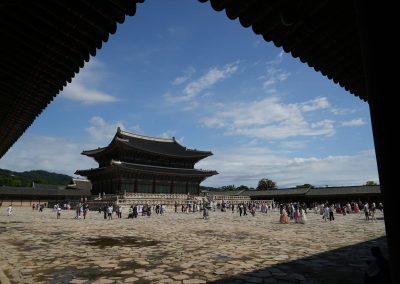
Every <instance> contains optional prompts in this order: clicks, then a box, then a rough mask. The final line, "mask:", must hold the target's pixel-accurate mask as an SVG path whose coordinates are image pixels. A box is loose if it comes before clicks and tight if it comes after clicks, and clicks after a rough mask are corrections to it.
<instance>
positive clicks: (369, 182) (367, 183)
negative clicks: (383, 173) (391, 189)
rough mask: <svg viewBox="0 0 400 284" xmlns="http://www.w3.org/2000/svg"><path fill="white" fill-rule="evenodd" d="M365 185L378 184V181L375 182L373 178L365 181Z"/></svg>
mask: <svg viewBox="0 0 400 284" xmlns="http://www.w3.org/2000/svg"><path fill="white" fill-rule="evenodd" d="M365 185H378V184H377V183H376V182H374V181H373V180H369V181H367V182H366V183H365Z"/></svg>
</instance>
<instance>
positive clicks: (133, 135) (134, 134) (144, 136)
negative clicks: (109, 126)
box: [117, 127, 176, 143]
mask: <svg viewBox="0 0 400 284" xmlns="http://www.w3.org/2000/svg"><path fill="white" fill-rule="evenodd" d="M117 131H118V132H119V133H121V134H122V135H126V136H130V137H133V138H139V139H144V140H150V141H156V142H169V143H173V142H176V141H175V137H172V138H161V137H153V136H147V135H141V134H136V133H130V132H127V131H124V130H122V129H121V128H119V127H118V130H117Z"/></svg>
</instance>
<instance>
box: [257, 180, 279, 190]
mask: <svg viewBox="0 0 400 284" xmlns="http://www.w3.org/2000/svg"><path fill="white" fill-rule="evenodd" d="M270 189H277V187H276V183H275V182H273V181H272V180H270V179H267V178H263V179H260V181H259V182H258V186H257V190H270Z"/></svg>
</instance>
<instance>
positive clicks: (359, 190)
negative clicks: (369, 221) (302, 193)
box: [307, 185, 381, 197]
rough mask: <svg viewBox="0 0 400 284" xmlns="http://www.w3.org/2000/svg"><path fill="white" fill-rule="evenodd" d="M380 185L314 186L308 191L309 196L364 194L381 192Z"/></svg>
mask: <svg viewBox="0 0 400 284" xmlns="http://www.w3.org/2000/svg"><path fill="white" fill-rule="evenodd" d="M380 193H381V189H380V186H379V185H374V186H365V185H364V186H343V187H320V188H312V189H310V191H309V192H307V196H313V197H314V196H327V195H354V194H357V195H362V194H366V195H368V194H380Z"/></svg>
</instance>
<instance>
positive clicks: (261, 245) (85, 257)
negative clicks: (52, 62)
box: [0, 206, 386, 283]
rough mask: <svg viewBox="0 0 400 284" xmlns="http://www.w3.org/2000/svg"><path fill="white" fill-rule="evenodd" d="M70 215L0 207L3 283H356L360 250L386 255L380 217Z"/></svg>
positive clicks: (364, 254)
mask: <svg viewBox="0 0 400 284" xmlns="http://www.w3.org/2000/svg"><path fill="white" fill-rule="evenodd" d="M74 214H75V213H74V212H73V210H72V211H70V212H67V211H63V212H62V213H61V219H60V220H57V219H56V213H55V212H53V211H52V210H51V209H45V211H44V212H43V213H40V212H38V211H32V209H29V208H14V209H13V213H12V215H11V216H10V217H8V216H7V214H6V207H4V206H3V207H2V208H1V211H0V242H1V244H2V249H1V254H0V270H2V271H3V272H4V275H5V276H6V277H7V278H9V280H10V282H11V283H206V282H207V283H210V282H211V283H361V282H362V277H363V272H364V271H365V269H366V267H367V263H366V262H367V260H371V258H372V257H371V254H370V247H371V246H376V245H378V246H380V247H381V248H383V251H384V252H385V253H386V238H385V227H384V222H383V215H382V213H381V212H380V211H377V213H376V215H375V216H376V217H377V221H376V222H372V221H369V222H367V221H365V219H364V214H363V213H360V214H348V215H346V216H342V215H339V214H335V221H333V222H329V221H328V222H324V221H323V220H322V219H321V215H319V214H315V213H314V212H309V213H308V215H307V218H308V222H307V223H306V224H305V225H302V224H295V223H290V224H280V223H279V222H278V220H279V214H278V211H270V212H269V213H268V214H267V215H265V214H263V213H260V212H257V213H256V215H255V217H252V216H251V215H250V214H249V216H243V217H239V214H238V213H237V212H235V213H231V211H229V210H228V211H227V212H219V211H216V212H210V219H209V220H203V219H202V214H201V213H190V214H185V213H173V212H172V209H169V210H168V211H167V213H166V214H165V215H164V216H157V215H156V214H154V213H153V214H152V216H151V217H150V218H149V217H142V216H139V218H138V219H134V220H132V219H126V217H127V210H125V211H124V213H123V216H122V217H123V219H117V218H116V217H114V219H113V220H110V221H108V220H104V219H103V214H98V212H93V211H91V212H89V215H88V218H87V219H86V220H83V219H79V220H76V219H73V217H74ZM100 228H101V229H100ZM0 277H1V271H0Z"/></svg>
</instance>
